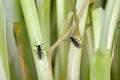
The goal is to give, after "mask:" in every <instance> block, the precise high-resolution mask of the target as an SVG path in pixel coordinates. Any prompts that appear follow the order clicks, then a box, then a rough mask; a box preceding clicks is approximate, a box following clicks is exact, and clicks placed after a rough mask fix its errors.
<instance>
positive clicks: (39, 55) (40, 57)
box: [35, 45, 43, 59]
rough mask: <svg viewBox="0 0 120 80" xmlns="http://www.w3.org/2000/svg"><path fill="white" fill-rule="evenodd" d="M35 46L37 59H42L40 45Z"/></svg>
mask: <svg viewBox="0 0 120 80" xmlns="http://www.w3.org/2000/svg"><path fill="white" fill-rule="evenodd" d="M35 46H36V47H37V55H38V57H39V59H42V55H43V52H42V48H41V46H40V45H35Z"/></svg>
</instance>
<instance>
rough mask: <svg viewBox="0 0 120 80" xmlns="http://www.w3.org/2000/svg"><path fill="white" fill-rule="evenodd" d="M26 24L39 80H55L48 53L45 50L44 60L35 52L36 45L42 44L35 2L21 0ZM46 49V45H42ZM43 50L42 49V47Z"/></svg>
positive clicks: (32, 0)
mask: <svg viewBox="0 0 120 80" xmlns="http://www.w3.org/2000/svg"><path fill="white" fill-rule="evenodd" d="M20 2H21V6H22V10H23V14H24V18H25V22H26V25H27V31H28V36H29V39H30V44H31V47H32V52H33V56H34V61H35V66H36V70H37V75H38V79H39V80H53V76H52V70H51V64H50V63H51V62H50V60H49V59H48V55H47V53H46V51H45V50H44V49H43V50H42V52H43V55H42V59H40V58H38V56H37V55H35V54H36V52H35V50H36V51H37V47H36V46H35V45H41V44H42V35H41V29H40V23H39V19H38V14H37V10H36V6H35V2H34V0H20ZM42 46H43V48H44V45H42ZM41 48H42V47H41Z"/></svg>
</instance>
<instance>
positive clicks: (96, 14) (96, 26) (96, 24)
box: [92, 7, 104, 52]
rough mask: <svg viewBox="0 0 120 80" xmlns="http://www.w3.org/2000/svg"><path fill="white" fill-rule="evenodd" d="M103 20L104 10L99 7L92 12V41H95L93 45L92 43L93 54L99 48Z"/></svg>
mask: <svg viewBox="0 0 120 80" xmlns="http://www.w3.org/2000/svg"><path fill="white" fill-rule="evenodd" d="M103 18H104V10H103V9H102V8H101V7H100V8H96V9H93V10H92V22H93V31H94V39H95V43H94V44H95V52H96V51H97V49H98V48H99V43H100V34H101V29H102V23H103Z"/></svg>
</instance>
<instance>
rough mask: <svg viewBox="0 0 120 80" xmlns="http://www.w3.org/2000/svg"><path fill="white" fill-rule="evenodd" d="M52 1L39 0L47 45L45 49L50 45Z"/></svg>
mask: <svg viewBox="0 0 120 80" xmlns="http://www.w3.org/2000/svg"><path fill="white" fill-rule="evenodd" d="M50 3H51V0H37V10H38V16H39V21H40V29H41V34H42V38H43V41H44V43H46V45H47V46H46V47H47V48H46V47H45V50H48V49H49V47H50Z"/></svg>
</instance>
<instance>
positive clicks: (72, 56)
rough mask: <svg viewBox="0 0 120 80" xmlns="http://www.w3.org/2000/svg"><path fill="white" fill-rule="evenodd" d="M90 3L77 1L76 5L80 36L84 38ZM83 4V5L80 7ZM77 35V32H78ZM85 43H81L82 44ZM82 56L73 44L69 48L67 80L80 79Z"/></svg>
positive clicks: (81, 0) (80, 50)
mask: <svg viewBox="0 0 120 80" xmlns="http://www.w3.org/2000/svg"><path fill="white" fill-rule="evenodd" d="M88 3H89V0H77V3H76V11H77V12H74V13H77V16H78V19H79V25H78V24H77V25H78V27H79V31H80V35H78V36H81V37H83V35H84V30H85V22H86V18H87V11H88ZM80 4H82V5H80ZM76 33H77V31H76ZM78 39H80V38H79V37H78ZM82 43H83V42H82V41H80V44H82ZM81 54H82V49H77V48H76V47H75V46H74V45H72V43H71V44H70V48H69V55H68V70H67V80H79V79H80V64H81Z"/></svg>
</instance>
